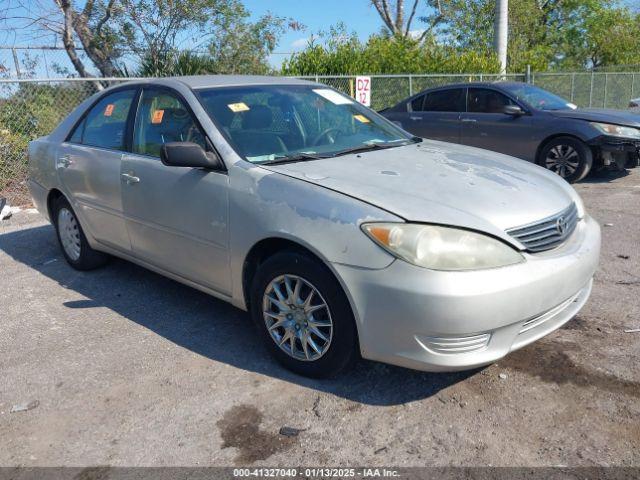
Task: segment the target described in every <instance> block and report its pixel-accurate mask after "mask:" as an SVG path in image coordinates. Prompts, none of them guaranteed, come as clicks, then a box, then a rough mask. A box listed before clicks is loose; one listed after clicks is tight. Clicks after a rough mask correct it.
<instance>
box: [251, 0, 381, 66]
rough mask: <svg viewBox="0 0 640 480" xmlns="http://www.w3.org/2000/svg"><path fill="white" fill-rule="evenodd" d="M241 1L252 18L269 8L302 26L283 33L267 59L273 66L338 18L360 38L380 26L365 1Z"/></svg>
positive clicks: (376, 14)
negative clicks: (297, 29)
mask: <svg viewBox="0 0 640 480" xmlns="http://www.w3.org/2000/svg"><path fill="white" fill-rule="evenodd" d="M244 4H245V6H246V7H247V9H248V10H249V11H250V12H251V14H252V17H253V18H257V17H260V16H261V15H264V14H265V13H267V12H269V11H270V12H271V13H273V14H275V15H279V16H283V17H291V18H293V19H295V20H297V21H299V22H301V23H303V24H304V25H305V26H306V29H305V31H301V32H287V33H286V34H285V35H283V37H282V38H281V40H280V43H279V44H278V47H277V48H276V52H277V53H276V54H275V55H272V58H271V59H270V61H271V63H272V64H273V65H274V66H278V65H280V63H281V62H282V60H283V58H286V57H288V54H290V53H291V52H295V51H299V50H302V49H304V47H305V45H306V44H307V39H308V38H309V36H311V35H312V34H317V33H318V31H320V30H327V29H328V28H329V27H330V26H331V25H335V24H336V23H338V22H340V21H342V22H344V23H345V24H346V25H347V29H348V31H349V32H351V31H354V32H356V34H357V35H358V36H359V37H360V38H363V39H364V38H367V37H369V35H371V34H372V33H374V32H377V31H379V30H380V27H381V25H382V21H381V20H380V17H379V16H378V13H377V12H376V11H375V9H374V8H373V7H372V6H371V3H370V1H369V0H244ZM285 54H286V55H285Z"/></svg>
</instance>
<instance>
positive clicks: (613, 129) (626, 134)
mask: <svg viewBox="0 0 640 480" xmlns="http://www.w3.org/2000/svg"><path fill="white" fill-rule="evenodd" d="M591 125H592V126H594V127H595V128H597V129H598V130H600V131H601V132H602V133H604V134H606V135H611V136H613V137H623V138H633V139H637V140H640V129H638V128H634V127H623V126H622V125H613V124H610V123H598V122H591Z"/></svg>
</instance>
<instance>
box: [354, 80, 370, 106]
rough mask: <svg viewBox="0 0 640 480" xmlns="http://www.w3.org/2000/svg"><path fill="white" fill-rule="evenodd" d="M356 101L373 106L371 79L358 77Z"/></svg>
mask: <svg viewBox="0 0 640 480" xmlns="http://www.w3.org/2000/svg"><path fill="white" fill-rule="evenodd" d="M356 100H357V101H358V102H360V103H361V104H363V105H365V106H367V107H369V106H371V77H356Z"/></svg>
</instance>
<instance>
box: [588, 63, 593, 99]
mask: <svg viewBox="0 0 640 480" xmlns="http://www.w3.org/2000/svg"><path fill="white" fill-rule="evenodd" d="M592 106H593V70H591V87H590V88H589V108H591V107H592Z"/></svg>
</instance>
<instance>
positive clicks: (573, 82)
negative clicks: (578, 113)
mask: <svg viewBox="0 0 640 480" xmlns="http://www.w3.org/2000/svg"><path fill="white" fill-rule="evenodd" d="M575 87H576V74H575V72H574V73H572V74H571V103H573V98H574V95H573V92H574V90H575Z"/></svg>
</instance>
